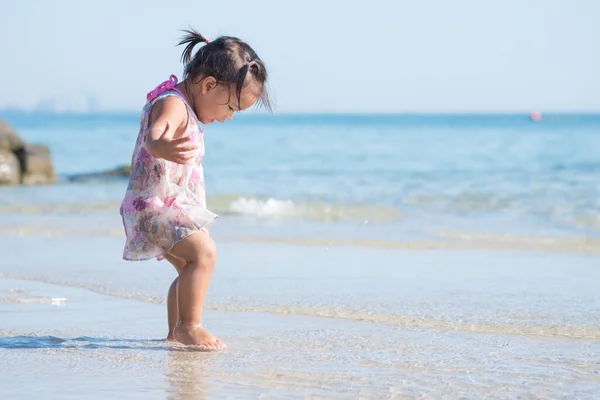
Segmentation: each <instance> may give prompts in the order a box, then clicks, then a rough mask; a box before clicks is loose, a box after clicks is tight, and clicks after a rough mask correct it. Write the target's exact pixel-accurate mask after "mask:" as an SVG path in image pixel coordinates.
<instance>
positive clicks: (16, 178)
mask: <svg viewBox="0 0 600 400" xmlns="http://www.w3.org/2000/svg"><path fill="white" fill-rule="evenodd" d="M19 183H21V164H20V163H19V159H18V158H17V156H16V155H15V154H14V153H13V152H11V151H9V150H6V149H1V148H0V185H18V184H19Z"/></svg>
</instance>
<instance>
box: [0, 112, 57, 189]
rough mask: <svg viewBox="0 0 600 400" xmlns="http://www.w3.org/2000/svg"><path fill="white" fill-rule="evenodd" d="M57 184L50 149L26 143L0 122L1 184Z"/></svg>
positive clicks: (3, 122) (10, 128) (6, 124)
mask: <svg viewBox="0 0 600 400" xmlns="http://www.w3.org/2000/svg"><path fill="white" fill-rule="evenodd" d="M54 182H56V174H55V172H54V166H53V165H52V159H51V157H50V149H49V148H48V147H47V146H42V145H37V144H29V143H24V142H23V140H21V138H20V137H19V135H17V133H16V132H15V131H14V130H13V128H12V127H11V126H10V125H9V124H8V123H6V122H5V121H2V120H0V184H9V185H14V184H20V183H24V184H28V185H37V184H43V183H54Z"/></svg>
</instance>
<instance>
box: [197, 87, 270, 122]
mask: <svg viewBox="0 0 600 400" xmlns="http://www.w3.org/2000/svg"><path fill="white" fill-rule="evenodd" d="M198 86H199V88H198V89H199V90H198V91H197V93H196V94H195V95H194V97H195V101H194V103H195V104H196V109H195V110H194V111H195V112H196V115H197V116H198V119H199V120H200V122H202V123H203V124H204V125H207V124H211V123H213V122H215V121H219V122H225V120H228V119H232V118H233V113H234V112H236V111H242V110H245V109H247V108H250V107H252V106H253V105H254V103H256V101H257V100H258V95H257V94H256V93H258V91H257V90H254V89H256V88H254V87H253V85H249V86H246V87H244V88H243V89H242V94H241V99H239V100H240V101H238V97H237V95H236V93H235V92H236V90H235V89H236V85H235V84H227V83H218V82H217V81H216V80H215V79H214V78H213V77H211V76H209V77H207V78H205V79H203V80H202V81H201V82H200V83H199V85H198ZM238 105H240V106H241V107H240V108H238Z"/></svg>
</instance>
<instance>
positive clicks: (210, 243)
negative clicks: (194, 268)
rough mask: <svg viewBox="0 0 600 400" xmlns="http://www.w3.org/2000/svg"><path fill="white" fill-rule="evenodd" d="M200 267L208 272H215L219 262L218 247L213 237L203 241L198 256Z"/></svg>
mask: <svg viewBox="0 0 600 400" xmlns="http://www.w3.org/2000/svg"><path fill="white" fill-rule="evenodd" d="M196 257H197V261H198V265H199V266H200V267H201V268H203V269H206V270H209V271H211V272H212V271H213V270H214V268H215V264H216V262H217V246H216V245H215V242H214V240H212V238H211V237H209V236H207V237H206V238H205V239H204V240H202V245H201V246H199V249H198V252H197V254H196Z"/></svg>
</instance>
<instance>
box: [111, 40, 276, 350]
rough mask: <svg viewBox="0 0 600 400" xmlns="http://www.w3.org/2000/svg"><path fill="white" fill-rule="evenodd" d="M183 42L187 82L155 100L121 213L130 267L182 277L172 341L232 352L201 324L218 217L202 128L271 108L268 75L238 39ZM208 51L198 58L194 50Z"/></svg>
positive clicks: (169, 86) (172, 315) (175, 286)
mask: <svg viewBox="0 0 600 400" xmlns="http://www.w3.org/2000/svg"><path fill="white" fill-rule="evenodd" d="M185 32H186V36H185V37H184V38H183V40H182V41H181V42H180V43H179V45H182V44H185V45H186V47H185V49H184V51H183V54H182V61H183V62H184V64H185V69H184V79H183V81H182V82H178V81H177V78H176V77H175V76H173V75H171V77H170V78H169V80H168V81H165V82H163V83H162V84H160V85H159V86H157V87H156V89H154V90H153V91H151V92H150V93H148V95H147V100H148V102H147V104H146V105H145V107H144V109H143V113H142V118H141V124H140V130H139V133H138V137H137V141H136V145H135V149H134V152H133V157H132V161H131V176H130V179H129V185H128V187H127V191H126V193H125V198H124V199H123V202H122V204H121V208H120V212H121V216H122V218H123V225H124V228H125V234H126V243H125V249H124V252H123V258H124V259H125V260H148V259H151V258H157V259H159V260H161V259H167V260H168V261H169V262H170V263H171V264H173V266H174V267H175V269H176V270H177V273H178V277H177V278H176V279H175V280H174V281H173V283H172V284H171V287H170V289H169V293H168V297H167V309H168V323H169V333H168V335H167V340H175V341H177V342H180V343H182V344H184V345H194V346H198V347H199V348H200V349H202V350H217V349H221V348H224V347H225V345H224V344H223V342H221V341H220V340H219V339H218V338H216V337H215V336H213V335H212V334H211V333H210V332H209V331H207V330H206V329H204V327H203V326H202V325H201V319H202V308H203V305H204V297H205V295H206V291H207V289H208V284H209V281H210V278H211V275H212V273H213V270H214V268H215V260H216V248H215V243H214V241H213V240H212V239H211V237H210V236H209V234H208V229H209V228H210V226H211V225H212V223H213V222H214V221H215V220H216V219H217V218H218V217H217V215H215V214H214V213H212V212H211V211H209V210H208V209H207V208H206V195H205V191H204V172H203V169H202V159H203V157H204V140H203V132H202V128H201V124H202V125H206V124H210V123H212V122H214V121H219V122H224V121H225V120H226V119H231V118H232V116H233V113H234V112H235V111H241V110H245V109H247V108H249V107H251V106H253V105H254V104H257V103H261V104H263V105H265V106H266V107H267V108H269V109H270V108H271V107H270V102H269V98H268V94H267V91H266V88H265V83H266V81H267V70H266V69H265V65H264V63H263V62H262V61H261V59H260V58H259V57H258V55H257V54H256V53H255V52H254V50H252V48H251V47H250V46H249V45H248V44H246V43H245V42H243V41H241V40H240V39H238V38H235V37H229V36H226V37H219V38H218V39H216V40H214V41H212V42H209V41H208V40H206V39H205V38H204V37H203V36H202V35H200V34H199V33H198V32H196V31H194V30H190V31H185ZM201 43H202V44H205V45H204V46H203V47H201V48H200V49H199V50H198V51H197V52H196V54H195V55H193V56H192V51H193V49H194V47H196V46H197V45H198V44H201Z"/></svg>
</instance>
